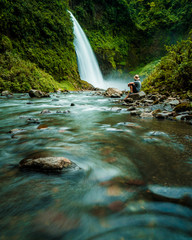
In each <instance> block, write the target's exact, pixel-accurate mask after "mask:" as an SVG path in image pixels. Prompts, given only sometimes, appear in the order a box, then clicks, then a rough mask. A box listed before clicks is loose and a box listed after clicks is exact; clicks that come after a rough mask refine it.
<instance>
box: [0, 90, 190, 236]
mask: <svg viewBox="0 0 192 240" xmlns="http://www.w3.org/2000/svg"><path fill="white" fill-rule="evenodd" d="M71 103H74V104H72V105H74V106H71ZM0 105H1V108H0V131H1V135H0V146H1V155H0V189H1V191H0V194H1V197H0V203H1V208H0V234H1V236H0V239H1V240H13V239H14V240H17V239H18V240H26V239H27V240H35V239H37V240H44V239H45V240H49V239H50V240H52V239H54V240H55V239H61V240H73V239H74V240H90V239H95V240H105V239H106V240H113V239H114V240H124V239H129V240H132V239H133V240H137V239H139V240H153V239H154V240H158V239H159V240H165V239H170V240H174V239H177V240H189V239H192V228H191V226H192V204H191V202H192V171H191V170H192V148H191V146H192V126H191V125H188V124H186V123H181V122H175V121H168V120H164V121H160V120H156V119H145V118H144V119H142V118H139V117H133V116H131V115H130V114H129V113H128V111H127V109H126V107H125V106H118V105H117V103H115V102H114V100H113V99H109V98H105V97H103V96H96V95H94V93H93V92H71V93H68V94H63V93H60V94H52V95H51V98H42V99H31V98H30V97H29V96H28V94H24V95H22V94H15V95H14V97H13V98H10V99H7V98H3V97H1V98H0ZM45 109H48V110H49V111H50V113H45V114H41V112H42V111H43V110H45ZM29 118H35V119H38V121H39V123H38V122H36V123H31V122H29V121H28V119H29ZM12 129H20V130H19V131H16V132H12V133H10V130H12ZM37 155H39V156H57V157H59V156H62V157H66V158H68V159H70V160H71V161H73V162H74V163H75V164H76V165H77V166H79V168H78V167H77V168H74V169H69V170H66V171H64V172H62V173H60V174H59V173H55V174H53V173H41V172H34V171H24V170H20V169H19V167H18V165H19V162H20V161H21V160H22V159H24V158H29V157H31V156H37Z"/></svg>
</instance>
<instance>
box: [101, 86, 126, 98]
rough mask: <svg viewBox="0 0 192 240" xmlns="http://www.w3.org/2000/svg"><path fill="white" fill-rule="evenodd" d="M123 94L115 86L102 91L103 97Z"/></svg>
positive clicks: (114, 96)
mask: <svg viewBox="0 0 192 240" xmlns="http://www.w3.org/2000/svg"><path fill="white" fill-rule="evenodd" d="M122 95H123V92H122V91H120V90H119V89H117V88H108V89H107V90H106V91H105V92H104V96H105V97H111V98H120V97H121V96H122Z"/></svg>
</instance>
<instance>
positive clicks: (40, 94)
mask: <svg viewBox="0 0 192 240" xmlns="http://www.w3.org/2000/svg"><path fill="white" fill-rule="evenodd" d="M29 96H30V97H31V98H33V97H36V98H43V97H50V95H49V94H48V93H44V92H41V91H40V90H35V89H31V90H30V91H29Z"/></svg>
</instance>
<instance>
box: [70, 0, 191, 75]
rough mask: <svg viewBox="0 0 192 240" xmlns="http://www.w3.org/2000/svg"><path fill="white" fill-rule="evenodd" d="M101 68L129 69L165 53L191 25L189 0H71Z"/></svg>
mask: <svg viewBox="0 0 192 240" xmlns="http://www.w3.org/2000/svg"><path fill="white" fill-rule="evenodd" d="M70 6H71V8H72V9H73V12H74V15H75V16H76V18H77V19H78V21H79V22H80V24H81V25H82V26H83V29H84V30H85V31H86V34H87V36H88V38H89V40H90V42H91V45H92V46H93V49H94V51H95V53H96V55H97V58H98V60H99V63H100V66H101V69H102V71H103V72H104V73H105V74H107V73H110V72H111V70H118V71H122V70H123V71H128V72H130V71H132V70H134V69H136V68H137V67H138V66H142V65H146V64H148V63H150V62H152V61H155V60H158V59H159V58H161V57H162V56H164V55H165V53H166V51H165V48H164V45H171V44H174V43H176V42H177V41H178V40H181V39H183V38H185V37H186V36H187V34H188V32H189V30H190V29H191V26H192V18H191V15H192V2H191V1H190V0H113V1H111V0H89V1H88V0H71V1H70Z"/></svg>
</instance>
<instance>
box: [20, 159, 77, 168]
mask: <svg viewBox="0 0 192 240" xmlns="http://www.w3.org/2000/svg"><path fill="white" fill-rule="evenodd" d="M71 164H72V162H71V161H70V160H69V159H67V158H64V157H40V158H29V159H23V160H21V161H20V163H19V167H20V168H28V169H32V170H37V171H58V170H59V171H61V170H62V169H63V168H68V167H69V166H70V165H71Z"/></svg>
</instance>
